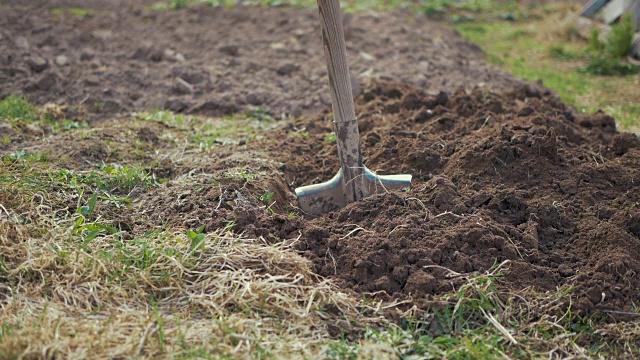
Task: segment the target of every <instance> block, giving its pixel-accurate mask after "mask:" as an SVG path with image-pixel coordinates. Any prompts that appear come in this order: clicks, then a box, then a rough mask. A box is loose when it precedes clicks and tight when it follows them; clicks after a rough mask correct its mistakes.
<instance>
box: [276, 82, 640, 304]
mask: <svg viewBox="0 0 640 360" xmlns="http://www.w3.org/2000/svg"><path fill="white" fill-rule="evenodd" d="M358 111H359V112H360V114H361V115H360V116H361V117H360V119H361V124H362V125H361V130H362V137H363V147H364V152H365V155H368V156H369V157H368V160H367V161H366V165H367V166H368V167H369V168H371V169H376V170H379V173H381V174H403V173H411V174H413V175H414V181H413V189H412V190H411V191H410V192H399V193H389V194H384V195H380V196H376V197H373V198H370V199H367V200H364V201H361V202H358V203H356V204H352V205H350V206H348V207H347V208H345V209H343V210H340V211H338V212H335V213H333V214H328V215H326V216H324V217H321V218H317V219H313V220H310V221H309V222H308V224H307V225H306V226H305V228H304V229H303V230H302V237H301V240H300V245H299V249H300V250H301V251H303V252H304V253H305V254H306V256H308V257H309V258H311V259H313V260H314V262H315V263H316V269H317V271H318V273H320V274H321V275H324V276H328V277H335V278H338V279H340V280H342V281H343V285H344V286H346V287H350V288H355V289H358V290H360V291H368V292H372V291H384V292H386V293H387V294H405V295H409V294H412V295H414V297H415V298H417V299H418V303H420V300H419V299H421V297H423V296H426V297H425V298H424V299H426V300H428V299H431V296H432V295H433V294H442V293H448V292H451V291H452V290H453V289H454V288H455V286H456V285H458V284H456V282H455V281H452V280H451V279H448V278H446V277H445V275H446V274H447V271H445V270H443V269H441V268H438V267H432V266H433V265H438V266H442V267H446V268H448V269H451V270H453V271H456V272H460V273H469V272H474V271H480V272H482V271H486V270H488V269H489V268H491V266H493V265H495V264H498V263H501V262H503V261H505V260H509V261H510V271H508V272H507V274H506V276H505V277H504V278H502V279H501V280H500V283H501V285H503V286H505V287H506V288H508V289H511V290H517V289H518V290H522V289H524V288H526V287H533V288H537V289H539V290H543V291H546V290H548V291H553V290H554V289H556V288H558V287H561V286H569V285H571V286H573V287H574V288H575V289H574V292H573V293H574V294H575V299H574V301H575V303H574V304H573V307H574V310H578V311H592V310H594V309H611V310H614V309H615V310H623V309H626V310H631V308H632V306H633V304H634V303H635V304H637V303H638V301H640V295H639V293H638V292H637V291H636V289H637V288H638V287H639V286H640V279H639V278H638V276H637V275H636V274H637V273H638V272H639V271H640V250H639V249H640V193H639V190H640V181H639V180H638V179H639V178H640V140H638V138H637V137H636V136H635V135H633V134H628V133H626V134H619V133H616V131H615V122H614V119H613V118H611V117H609V116H607V115H605V114H603V113H598V114H595V115H593V116H584V115H579V114H576V113H575V112H574V111H572V109H570V108H568V107H566V106H564V105H563V104H562V103H560V101H559V100H558V99H557V98H556V97H555V96H553V95H552V94H550V93H548V92H546V93H545V92H539V91H537V90H534V89H532V88H530V87H523V88H519V89H517V90H515V91H512V92H508V93H506V94H504V95H498V94H495V93H492V92H489V91H485V90H474V91H472V92H470V93H468V94H467V93H465V92H460V91H459V92H456V93H454V94H449V95H447V94H445V93H442V94H440V95H438V96H428V95H426V94H424V92H423V91H422V90H418V89H416V88H413V87H410V86H404V85H398V84H393V83H380V84H378V85H377V86H374V87H372V88H371V89H369V90H367V91H366V92H365V93H364V94H363V96H362V97H361V98H359V99H358ZM318 123H320V124H322V126H320V127H318V125H317V124H318ZM327 124H329V123H328V122H327V121H326V116H324V117H322V116H321V117H319V118H317V119H314V120H311V121H310V122H309V123H307V124H306V125H307V126H308V127H309V129H313V130H310V131H311V132H312V133H314V134H318V135H315V136H313V137H312V139H313V141H299V140H297V139H296V140H295V141H287V143H286V144H285V147H286V148H288V149H290V152H291V154H292V155H288V157H289V160H288V161H287V169H286V170H285V174H286V177H287V180H288V181H290V182H293V183H295V184H303V183H304V184H308V183H314V182H318V181H319V179H323V180H326V179H328V178H329V176H330V175H331V173H332V172H333V171H335V169H337V168H338V164H337V163H336V160H335V159H334V157H335V156H334V154H333V148H332V146H330V145H329V144H327V143H326V142H324V141H323V138H322V136H320V135H321V134H322V133H323V132H325V131H329V129H328V128H326V127H324V126H326V125H327ZM278 151H282V149H281V148H280V149H279V150H278ZM323 164H324V165H325V166H323Z"/></svg>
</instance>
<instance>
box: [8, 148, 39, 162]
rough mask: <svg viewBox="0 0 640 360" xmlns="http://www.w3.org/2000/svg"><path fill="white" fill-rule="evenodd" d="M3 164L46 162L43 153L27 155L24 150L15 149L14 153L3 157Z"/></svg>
mask: <svg viewBox="0 0 640 360" xmlns="http://www.w3.org/2000/svg"><path fill="white" fill-rule="evenodd" d="M3 160H4V162H6V163H24V162H26V163H31V162H47V161H48V157H47V154H44V153H27V152H26V151H24V149H17V150H16V151H14V152H12V153H9V154H7V155H5V156H4V158H3Z"/></svg>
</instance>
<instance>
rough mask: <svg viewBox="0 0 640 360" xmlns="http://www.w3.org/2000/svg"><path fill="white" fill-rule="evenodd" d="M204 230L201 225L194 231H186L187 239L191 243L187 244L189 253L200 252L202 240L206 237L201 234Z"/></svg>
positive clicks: (202, 245) (202, 244)
mask: <svg viewBox="0 0 640 360" xmlns="http://www.w3.org/2000/svg"><path fill="white" fill-rule="evenodd" d="M204 229H205V226H204V225H202V226H200V227H199V228H198V230H196V231H192V230H189V231H187V236H188V237H189V239H191V243H190V244H189V252H190V253H193V252H196V251H200V250H202V249H203V247H204V239H205V236H206V235H205V234H203V233H202V232H203V231H204Z"/></svg>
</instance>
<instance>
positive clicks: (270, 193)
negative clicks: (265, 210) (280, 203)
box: [260, 190, 275, 206]
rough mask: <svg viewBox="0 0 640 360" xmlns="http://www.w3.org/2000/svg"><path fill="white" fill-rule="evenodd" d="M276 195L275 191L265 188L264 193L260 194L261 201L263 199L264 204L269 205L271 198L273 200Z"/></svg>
mask: <svg viewBox="0 0 640 360" xmlns="http://www.w3.org/2000/svg"><path fill="white" fill-rule="evenodd" d="M274 195H275V193H274V192H273V191H271V190H265V192H264V194H262V195H261V196H260V201H262V203H263V204H265V205H267V206H268V205H270V204H271V200H273V196H274Z"/></svg>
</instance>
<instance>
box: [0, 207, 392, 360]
mask: <svg viewBox="0 0 640 360" xmlns="http://www.w3.org/2000/svg"><path fill="white" fill-rule="evenodd" d="M31 213H32V214H34V213H38V212H37V210H36V209H32V211H31ZM41 215H42V216H41V218H39V219H36V220H37V221H34V222H32V223H31V224H20V223H19V221H16V220H17V217H14V218H8V217H7V216H6V214H5V216H4V217H0V219H1V221H2V222H1V223H0V254H2V266H1V267H0V322H1V323H2V329H1V330H0V331H1V332H0V354H5V356H7V357H9V358H78V359H85V358H117V357H127V358H128V357H136V358H155V357H159V356H167V355H168V354H171V355H172V356H174V357H205V358H206V357H219V356H224V355H231V354H233V356H234V357H246V356H258V357H260V356H261V355H268V354H272V355H276V356H282V357H287V358H289V357H292V358H298V357H299V358H302V357H315V356H317V355H318V354H319V353H320V352H321V351H322V347H321V344H326V343H328V342H331V341H333V337H332V336H331V335H334V336H335V335H336V334H338V335H340V333H341V332H344V333H353V332H358V331H360V330H363V327H364V326H365V325H366V324H373V323H375V322H376V321H379V320H380V319H376V318H371V317H366V316H364V315H361V313H362V312H363V311H362V310H363V308H361V307H359V305H358V304H357V302H356V301H354V300H352V298H350V297H349V296H347V295H346V294H344V293H342V292H340V291H338V290H337V289H336V288H335V287H334V286H333V285H332V284H331V283H330V282H328V281H326V280H321V279H318V278H317V277H316V276H315V275H314V274H313V272H312V271H311V269H310V264H309V262H308V261H307V260H306V259H304V258H302V257H300V256H298V255H297V254H296V253H294V252H293V251H292V250H290V249H289V247H288V245H287V244H286V243H281V244H275V245H271V244H267V243H265V242H264V241H263V240H261V239H248V238H244V237H241V236H236V235H234V234H232V233H230V232H226V231H225V230H221V231H219V232H217V233H215V234H209V235H207V236H206V237H205V239H204V242H203V245H202V247H201V248H200V247H199V246H193V244H192V240H191V239H190V238H189V237H188V236H187V235H186V234H183V233H181V232H180V233H171V232H155V233H153V234H151V235H150V234H140V236H139V237H136V238H135V239H130V240H124V239H121V238H119V237H118V236H116V235H106V236H98V237H97V238H95V239H94V240H93V241H92V242H91V243H89V244H88V245H87V246H86V247H84V248H81V246H79V244H80V243H81V242H82V241H83V237H84V236H86V233H85V232H81V233H79V234H75V235H74V231H73V226H72V223H71V222H69V221H68V220H67V221H63V222H58V223H56V222H55V221H54V220H55V219H54V217H53V215H49V216H47V215H46V214H41ZM196 245H197V244H196ZM354 324H355V325H354Z"/></svg>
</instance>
